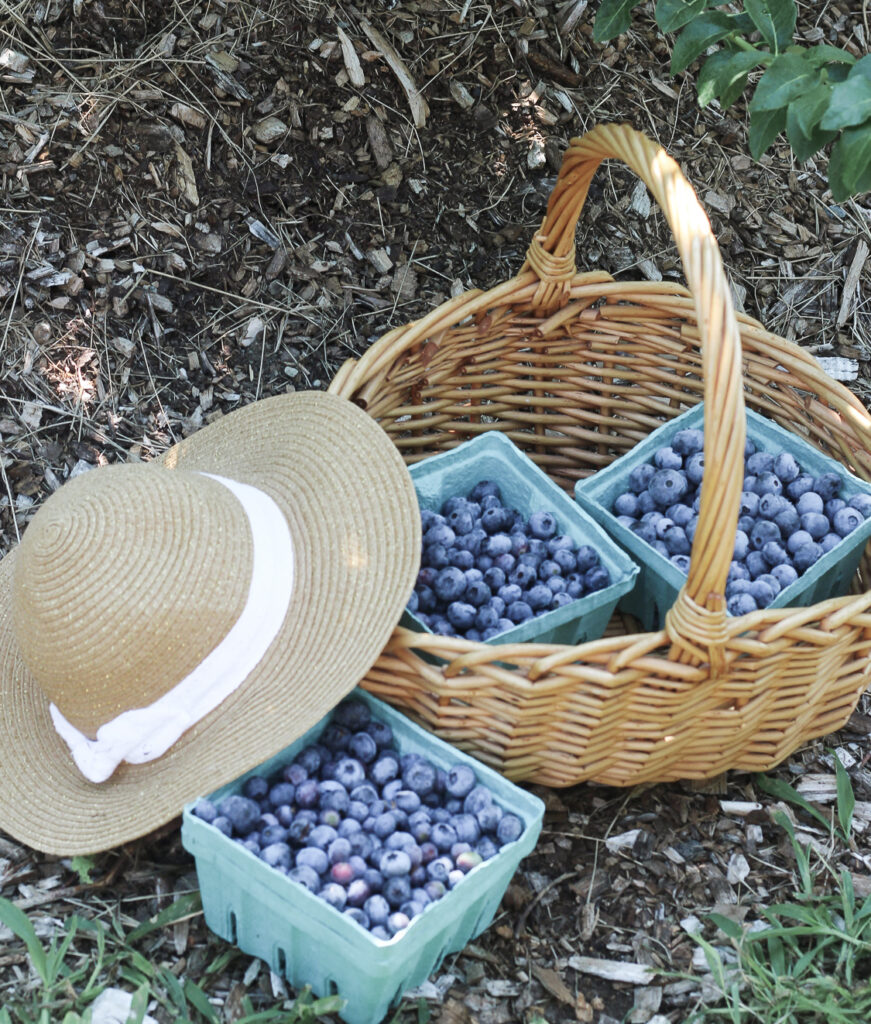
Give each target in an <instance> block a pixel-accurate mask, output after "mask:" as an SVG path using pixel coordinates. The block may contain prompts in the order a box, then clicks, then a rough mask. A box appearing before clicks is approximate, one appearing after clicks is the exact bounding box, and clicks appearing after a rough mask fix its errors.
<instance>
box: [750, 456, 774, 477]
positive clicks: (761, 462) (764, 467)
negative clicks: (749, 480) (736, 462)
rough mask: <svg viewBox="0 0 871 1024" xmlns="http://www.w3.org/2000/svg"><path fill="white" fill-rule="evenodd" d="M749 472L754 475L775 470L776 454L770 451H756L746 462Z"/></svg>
mask: <svg viewBox="0 0 871 1024" xmlns="http://www.w3.org/2000/svg"><path fill="white" fill-rule="evenodd" d="M744 466H745V468H746V471H747V472H748V473H752V474H753V476H761V475H762V474H764V473H772V472H773V471H774V456H773V455H772V454H771V453H770V452H754V453H753V454H752V455H750V456H748V458H747V459H746V460H745V462H744Z"/></svg>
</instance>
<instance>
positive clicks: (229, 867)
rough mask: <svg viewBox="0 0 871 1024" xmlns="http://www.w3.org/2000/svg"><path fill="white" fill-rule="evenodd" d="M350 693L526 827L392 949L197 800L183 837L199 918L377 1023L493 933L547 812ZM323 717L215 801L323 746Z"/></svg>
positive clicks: (387, 710)
mask: <svg viewBox="0 0 871 1024" xmlns="http://www.w3.org/2000/svg"><path fill="white" fill-rule="evenodd" d="M354 696H355V697H356V698H359V699H360V700H362V701H364V702H365V703H366V704H367V705H369V707H370V709H371V711H372V715H373V717H375V718H378V719H380V720H381V721H384V722H387V723H388V724H389V725H390V727H391V728H392V729H393V735H394V741H395V745H396V747H397V748H398V750H399V752H400V753H407V752H414V753H419V754H422V755H423V756H425V757H426V758H428V759H429V760H430V761H431V762H432V763H433V764H435V765H436V766H437V767H439V768H445V769H447V768H448V767H450V766H451V765H454V764H457V763H463V764H467V765H469V766H471V767H472V768H473V769H474V771H475V774H476V775H477V777H478V781H479V782H480V783H482V784H483V785H485V786H487V788H488V789H489V790H490V791H491V793H492V794H493V797H494V799H495V800H496V802H497V803H499V804H500V805H501V806H502V807H503V808H505V809H506V810H508V809H510V810H511V812H512V813H514V814H516V815H517V816H518V817H519V818H521V820H522V821H523V823H524V825H525V828H524V831H523V834H522V835H521V836H520V838H519V839H517V840H516V841H514V842H512V843H508V844H507V845H506V846H503V847H502V848H501V849H500V850H499V852H498V853H497V854H496V856H495V857H492V858H491V859H490V860H487V861H484V862H483V863H481V864H479V865H478V866H477V867H475V868H473V869H472V870H471V871H470V872H469V874H468V875H467V876H466V878H465V879H464V880H463V881H462V882H460V884H459V885H457V886H456V887H455V888H453V889H451V890H449V891H448V892H447V893H446V894H445V895H444V896H443V897H442V898H441V899H440V900H437V901H436V902H434V903H431V904H430V905H429V906H428V907H427V908H426V909H425V910H424V912H423V913H422V914H420V915H419V916H418V917H417V918H415V919H414V920H413V921H412V922H411V924H410V925H409V926H408V928H406V929H405V930H404V931H402V932H400V933H398V934H397V935H395V936H394V937H393V938H392V939H390V940H389V941H386V940H380V939H377V938H375V937H373V936H372V935H370V934H369V932H368V931H366V930H365V929H364V928H362V927H361V926H360V925H358V924H357V923H356V922H355V921H353V920H351V918H349V917H345V916H344V915H343V914H342V913H340V912H339V911H338V910H336V909H335V908H333V907H331V906H329V904H327V903H326V902H324V901H323V900H321V899H320V898H318V897H317V896H315V895H313V894H312V893H310V892H309V891H308V890H307V889H306V888H305V887H304V886H302V885H300V884H299V883H297V882H294V881H292V880H291V879H289V878H288V877H287V876H285V875H282V874H280V873H279V872H278V871H276V870H274V869H273V868H271V867H269V866H268V865H267V864H265V863H264V862H263V861H262V860H260V859H259V858H258V857H257V856H255V855H254V854H253V853H251V852H250V851H249V850H246V849H245V848H244V847H243V846H242V845H241V844H239V843H237V842H235V841H234V840H232V839H229V838H227V836H225V835H224V834H223V833H221V832H219V831H218V829H216V828H214V827H213V826H212V825H209V824H207V823H206V822H205V821H203V820H202V819H200V818H198V817H196V815H194V814H193V807H194V804H193V803H191V804H188V805H187V806H186V807H185V809H184V813H183V818H182V830H181V837H182V844H183V845H184V847H185V849H186V850H188V851H189V852H190V853H191V854H193V856H194V859H195V862H196V870H197V878H198V879H199V884H200V891H201V894H202V901H203V913H204V915H205V920H206V924H207V925H208V926H209V928H210V929H211V930H212V931H213V932H215V933H216V934H218V935H220V936H221V938H223V939H225V940H226V941H227V942H232V943H234V944H235V945H237V946H238V947H239V948H240V949H242V950H243V951H244V952H246V953H249V954H250V955H251V956H256V957H259V958H260V959H261V960H263V961H264V962H265V963H267V964H268V965H269V966H270V968H271V969H272V970H273V971H274V972H275V973H276V974H279V975H281V976H283V977H285V978H287V979H288V981H289V982H290V983H291V984H292V985H293V986H294V987H295V988H302V987H303V986H304V985H310V986H311V988H312V991H313V992H314V993H315V995H318V996H326V995H331V994H335V993H338V994H339V995H340V996H341V997H342V998H344V999H345V1000H346V1003H345V1007H344V1009H343V1010H342V1011H341V1014H340V1016H341V1017H342V1019H343V1020H345V1021H346V1022H347V1024H379V1022H380V1021H381V1020H382V1019H383V1018H384V1016H385V1014H386V1013H387V1012H388V1010H389V1009H390V1007H391V1006H393V1005H394V1004H396V1003H397V1002H398V1001H399V999H400V998H401V996H402V994H403V993H404V992H406V991H408V990H409V989H411V988H414V987H415V986H416V985H419V984H421V983H422V982H423V981H425V980H426V978H427V977H429V975H430V974H431V973H432V972H433V971H435V970H436V969H437V968H438V966H439V965H440V964H441V962H442V961H443V960H444V958H445V957H446V956H448V955H449V954H450V953H456V952H458V951H459V950H461V949H462V948H463V947H464V946H465V945H466V944H467V943H468V942H469V941H471V940H472V939H473V938H475V936H477V935H479V934H480V933H481V932H483V931H484V930H485V929H486V928H487V927H488V926H489V924H490V922H491V921H492V920H493V917H494V915H495V913H496V911H497V909H498V907H499V903H500V902H501V900H502V896H503V894H504V892H505V890H506V889H507V888H508V883H509V882H510V881H511V878H512V876H513V875H514V873H515V871H516V870H517V867H518V865H519V864H520V861H521V860H522V859H523V857H525V856H526V855H527V854H528V853H529V852H530V851H531V850H532V849H533V847H534V846H535V843H536V840H537V839H538V835H539V833H540V832H541V823H542V817H543V815H544V804H543V803H542V801H541V800H539V799H538V797H536V796H533V795H532V794H531V793H528V792H526V791H525V790H523V789H521V788H520V787H519V786H515V785H514V784H513V783H511V782H508V781H507V780H506V779H505V778H503V777H502V776H501V775H499V774H498V773H497V772H495V771H493V770H492V769H491V768H487V767H486V766H485V765H483V764H481V763H480V762H479V761H476V760H475V759H474V758H472V757H469V755H468V754H464V753H462V752H460V751H458V750H456V749H455V748H454V747H452V746H451V745H450V744H448V743H445V742H444V741H443V740H439V739H437V738H436V737H435V736H433V735H431V734H430V733H428V732H426V731H425V730H424V729H421V728H420V727H419V726H417V725H415V724H414V723H413V722H411V721H409V720H408V719H407V718H406V717H405V716H404V715H401V714H400V713H399V712H398V711H395V710H394V709H393V708H391V707H390V706H389V705H387V704H384V703H383V702H381V701H380V700H378V699H377V698H375V697H372V696H371V695H370V694H368V693H366V692H365V691H363V690H359V689H358V690H356V691H355V693H354ZM328 717H329V716H327V718H328ZM327 718H325V719H324V720H323V721H321V722H319V723H318V724H317V725H316V726H314V727H313V728H312V729H310V730H309V731H308V732H307V733H305V735H303V736H301V737H300V738H299V739H298V740H296V741H295V742H294V743H292V744H291V745H290V746H289V747H286V748H285V749H284V750H282V751H281V753H279V754H276V755H275V757H272V758H270V759H269V760H268V761H266V762H265V763H264V764H262V765H260V766H259V767H257V768H255V769H253V770H252V771H250V772H248V773H246V774H245V775H242V776H240V777H239V778H238V779H236V780H235V781H234V782H232V783H230V784H229V785H227V786H223V787H222V788H221V789H219V790H216V791H215V792H214V793H212V794H210V796H209V799H211V800H213V801H218V800H221V799H222V798H223V797H225V796H228V795H229V794H231V793H237V792H241V789H242V786H243V785H244V783H245V781H246V780H247V779H248V778H249V777H250V776H252V775H266V776H269V775H271V774H273V773H275V772H277V771H278V770H279V769H280V768H281V767H283V766H284V765H285V764H287V763H289V762H290V761H292V760H293V758H294V757H295V756H296V754H297V753H298V752H299V751H300V750H302V748H303V747H305V746H307V745H308V744H310V743H314V742H315V741H316V740H317V738H318V737H319V736H320V734H321V731H322V730H323V728H324V726H325V725H326V723H327Z"/></svg>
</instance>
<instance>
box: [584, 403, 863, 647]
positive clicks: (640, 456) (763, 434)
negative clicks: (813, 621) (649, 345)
mask: <svg viewBox="0 0 871 1024" xmlns="http://www.w3.org/2000/svg"><path fill="white" fill-rule="evenodd" d="M746 416H747V437H748V438H750V440H752V441H753V443H754V444H755V445H756V448H757V450H759V451H766V452H771V453H772V454H776V453H778V452H782V451H786V452H790V453H791V454H792V455H793V456H794V457H795V459H796V461H797V462H798V464H799V466H800V467H801V470H802V472H804V473H811V474H813V475H814V476H821V475H822V474H823V473H829V472H834V473H838V474H840V476H841V477H842V479H843V485H842V487H841V491H840V495H839V496H840V497H841V498H844V499H845V500H846V499H848V498H851V497H852V496H853V495H854V494H857V493H860V492H861V493H862V494H868V495H871V484H867V483H865V481H864V480H860V479H859V478H858V477H857V476H854V475H853V474H852V473H849V472H848V471H847V470H846V469H845V468H844V467H843V466H842V465H841V464H840V463H839V462H836V461H835V460H834V459H832V458H829V456H827V455H824V454H823V453H822V452H821V451H819V450H818V449H816V448H814V447H813V446H812V445H810V444H808V443H807V441H804V440H803V439H802V438H800V437H798V436H797V435H796V434H793V433H791V432H790V431H788V430H784V429H783V427H781V426H779V425H778V424H777V423H774V422H773V421H772V420H770V419H768V418H767V417H765V416H761V415H760V414H759V413H757V412H754V411H753V410H752V409H747V410H746ZM703 425H704V403H701V404H699V405H697V406H695V407H694V408H692V409H690V410H688V411H687V412H685V413H682V414H681V415H680V416H678V417H677V418H676V419H673V420H670V421H669V422H668V423H664V424H663V425H662V426H661V427H657V429H656V430H654V431H653V432H652V433H651V434H649V435H648V436H647V437H646V438H645V439H644V440H643V441H640V442H639V443H638V444H637V445H636V446H635V447H634V448H633V449H632V450H631V451H630V452H627V454H626V455H623V456H621V457H620V458H619V459H616V460H615V461H614V462H612V463H611V464H610V465H609V466H607V467H605V468H604V469H601V470H599V471H598V472H597V473H595V474H594V475H593V476H590V477H588V478H587V479H585V480H579V481H578V483H577V484H576V485H575V500H576V501H577V502H578V504H579V505H580V506H581V508H583V509H585V510H586V511H587V512H589V514H590V515H591V516H592V517H593V518H594V519H595V520H596V521H597V522H598V523H600V524H601V525H602V526H603V527H604V529H605V530H607V532H608V533H609V534H610V536H611V537H612V538H613V539H614V540H615V541H616V542H617V543H618V544H619V545H620V546H621V547H623V548H625V549H626V550H627V551H629V552H631V554H632V556H633V557H634V558H635V559H636V560H637V561H638V564H639V565H640V567H641V572H640V574H639V577H638V584H637V586H636V587H635V588H634V590H632V591H631V592H629V593H627V594H625V595H623V596H622V597H621V600H620V602H619V608H620V610H621V611H624V612H627V613H629V614H631V615H634V616H635V617H636V618H637V619H638V620H639V622H641V624H642V626H643V628H644V629H645V630H654V629H660V628H661V627H662V624H663V622H664V621H665V614H666V612H667V611H668V610H669V608H671V606H672V605H673V604H674V601H675V598H676V597H677V594H678V591H679V590H680V588H681V587H682V586H683V584H684V582H685V580H686V576H685V575H684V573H682V572H681V571H680V569H678V567H677V566H676V565H674V564H673V563H672V562H670V561H669V560H668V559H667V558H666V557H665V556H664V555H662V554H660V552H658V551H657V550H656V549H655V548H653V547H651V546H650V545H649V544H648V543H647V542H646V541H644V540H642V538H641V537H638V536H636V534H634V533H633V532H632V531H631V530H630V529H628V528H627V527H625V526H624V525H623V524H622V523H620V522H618V521H617V516H615V515H614V513H613V512H612V511H611V509H612V508H613V505H614V500H615V499H616V498H617V496H618V495H619V494H622V493H623V492H624V491H626V490H628V487H629V474H630V473H631V472H632V470H633V469H634V468H635V467H636V466H638V465H640V464H641V463H644V462H652V460H653V455H654V452H655V451H656V450H657V449H658V448H661V447H663V446H664V445H668V444H670V442H671V439H672V438H673V437H674V435H675V434H676V433H677V432H678V431H679V430H685V429H687V428H689V427H694V428H697V429H699V430H701V429H702V428H703ZM869 537H871V519H866V520H865V521H864V522H863V523H861V524H860V525H859V526H858V527H857V528H856V529H855V530H854V531H853V532H852V533H849V534H847V536H846V537H844V538H843V540H842V541H841V543H840V544H837V545H835V547H834V548H832V550H831V551H827V552H826V553H825V554H824V555H823V557H822V558H820V560H819V561H818V562H816V563H815V564H814V565H812V566H811V567H810V569H808V570H807V571H806V572H805V573H803V574H802V575H801V576H799V578H798V579H797V580H796V581H795V582H794V583H791V584H790V585H789V586H788V587H784V588H783V590H781V591H780V593H779V594H778V595H777V596H776V597H775V599H774V600H773V601H772V602H771V604H770V605H769V607H771V608H785V607H789V606H808V605H812V604H817V603H818V602H820V601H824V600H826V598H829V597H837V596H840V595H842V594H846V593H847V591H848V590H849V587H850V581H851V579H852V578H853V576H854V574H855V572H856V569H857V568H858V565H859V561H860V560H861V558H862V552H863V551H864V549H865V545H866V544H867V542H868V538H869Z"/></svg>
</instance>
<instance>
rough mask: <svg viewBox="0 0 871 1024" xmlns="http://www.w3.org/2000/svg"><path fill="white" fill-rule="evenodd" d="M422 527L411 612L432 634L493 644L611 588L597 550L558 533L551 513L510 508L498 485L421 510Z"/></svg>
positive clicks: (484, 485) (484, 486) (476, 488)
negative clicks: (525, 625)
mask: <svg viewBox="0 0 871 1024" xmlns="http://www.w3.org/2000/svg"><path fill="white" fill-rule="evenodd" d="M421 527H422V530H423V543H422V552H421V569H420V572H419V573H418V576H417V582H416V584H415V587H414V591H413V592H412V595H411V598H410V600H409V602H408V610H409V611H410V612H412V613H413V614H414V615H415V616H417V618H418V619H419V620H420V621H421V622H422V623H423V624H424V626H426V627H427V628H428V629H430V630H432V632H433V633H439V634H441V635H443V636H460V637H465V639H467V640H477V641H481V640H489V639H491V637H494V636H497V635H498V634H500V633H504V632H505V631H506V630H509V629H513V628H514V627H515V626H517V625H519V624H520V623H521V622H526V621H527V619H531V618H534V617H535V616H538V615H544V614H545V612H549V611H552V610H553V609H555V608H562V607H563V606H564V605H567V604H570V603H571V602H572V601H575V600H577V599H578V598H580V597H584V596H586V595H587V594H592V593H594V592H595V591H597V590H602V589H604V588H605V587H607V586H610V584H611V574H610V573H609V572H608V569H607V568H606V567H605V566H603V565H602V564H601V562H600V559H599V554H598V552H597V551H596V550H595V549H594V548H592V547H590V545H589V544H581V545H578V544H577V543H576V542H575V541H574V540H573V538H571V537H569V536H568V535H567V534H561V533H558V529H559V527H558V524H557V520H556V517H555V516H554V515H553V513H552V512H548V511H537V512H533V513H532V514H531V515H530V516H529V517H528V518H526V517H524V515H523V514H522V513H521V512H518V511H517V509H514V508H509V507H508V506H506V505H504V504H503V503H502V494H501V491H500V489H499V485H498V484H497V483H495V482H494V481H493V480H481V481H479V482H478V483H477V484H475V486H474V487H473V488H472V489H471V491H469V493H468V494H467V495H455V496H453V497H450V498H448V499H447V500H446V501H445V502H444V503H443V504H442V506H441V510H440V512H434V511H432V510H431V509H426V508H425V509H422V510H421Z"/></svg>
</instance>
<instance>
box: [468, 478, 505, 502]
mask: <svg viewBox="0 0 871 1024" xmlns="http://www.w3.org/2000/svg"><path fill="white" fill-rule="evenodd" d="M488 496H492V497H495V498H498V499H499V500H500V501H501V500H502V491H501V490H500V488H499V484H497V483H496V481H495V480H479V481H478V482H477V483H476V484H475V486H474V487H473V488H472V489H471V491H469V501H481V499H482V498H486V497H488Z"/></svg>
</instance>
